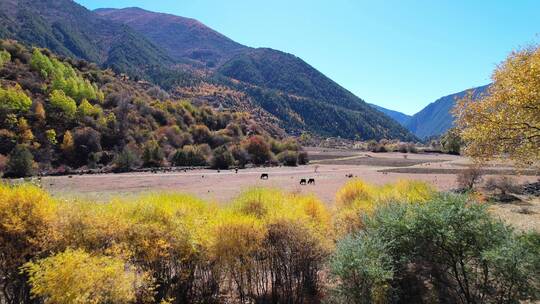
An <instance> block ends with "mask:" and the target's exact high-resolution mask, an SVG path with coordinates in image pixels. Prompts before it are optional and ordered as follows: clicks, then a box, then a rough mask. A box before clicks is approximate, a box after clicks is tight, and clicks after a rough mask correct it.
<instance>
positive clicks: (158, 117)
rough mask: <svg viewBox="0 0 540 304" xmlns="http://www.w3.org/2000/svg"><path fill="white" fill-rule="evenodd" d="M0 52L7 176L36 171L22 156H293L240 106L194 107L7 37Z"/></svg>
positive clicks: (215, 161)
mask: <svg viewBox="0 0 540 304" xmlns="http://www.w3.org/2000/svg"><path fill="white" fill-rule="evenodd" d="M0 50H1V51H0V54H1V56H0V58H2V62H1V66H0V143H1V145H0V155H2V156H1V157H0V158H1V159H2V160H3V163H2V166H1V167H0V171H4V170H5V171H6V173H7V174H8V175H11V176H25V175H29V174H30V173H31V172H32V171H35V170H34V169H38V168H35V167H34V165H33V163H32V160H35V161H36V162H37V165H38V166H39V169H41V170H46V171H50V170H51V169H55V170H59V171H60V172H61V171H65V170H66V168H67V167H72V168H79V167H85V168H105V169H108V170H118V171H128V170H130V169H133V168H136V167H139V166H147V167H159V166H163V165H169V164H170V165H176V166H201V165H202V166H206V165H212V166H213V167H216V168H228V167H230V166H244V165H246V164H247V163H255V164H257V165H261V164H270V163H277V162H278V160H280V159H282V157H281V155H280V153H282V152H285V151H287V150H289V151H290V152H291V153H292V154H291V153H288V154H287V155H289V156H290V157H298V155H299V152H300V149H301V148H300V146H299V145H298V144H297V143H296V142H295V141H294V140H286V141H284V142H280V141H278V140H274V139H272V137H270V136H269V135H268V133H267V132H266V131H265V130H263V129H262V128H261V127H260V126H259V125H258V124H257V123H256V122H255V121H254V120H252V119H251V118H250V115H249V114H248V113H243V112H235V113H231V112H228V111H216V110H213V109H212V108H210V107H208V106H200V107H197V106H194V105H192V104H191V103H190V102H189V100H175V99H172V98H170V96H169V94H167V93H166V92H164V91H163V90H161V89H159V88H158V87H154V86H151V85H149V84H148V83H144V82H133V81H129V80H127V79H126V78H125V77H122V76H118V75H115V74H114V72H112V71H110V70H101V69H99V68H97V66H96V65H94V64H90V63H88V62H86V61H82V60H73V59H69V58H60V57H56V56H55V55H53V54H51V53H50V52H48V51H47V50H42V49H37V48H36V49H33V51H30V50H28V49H26V48H24V47H23V46H21V45H20V44H18V43H16V42H14V41H1V42H0ZM8 155H9V156H10V157H9V160H7V164H6V157H5V156H8ZM276 155H277V157H276ZM303 159H305V157H304V158H303ZM289 163H290V160H289ZM296 163H297V162H296V160H295V161H294V162H293V164H296Z"/></svg>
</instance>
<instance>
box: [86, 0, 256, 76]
mask: <svg viewBox="0 0 540 304" xmlns="http://www.w3.org/2000/svg"><path fill="white" fill-rule="evenodd" d="M94 12H96V13H97V14H99V15H101V16H103V17H105V18H106V19H109V20H111V21H115V22H119V23H123V24H126V25H128V26H129V27H131V28H132V29H134V30H135V31H137V32H139V33H141V34H142V35H144V36H145V37H146V38H147V39H148V40H150V41H152V42H153V43H154V44H156V45H159V46H160V47H162V48H163V49H164V50H165V51H166V52H167V53H168V54H169V55H170V56H171V57H172V58H174V59H175V60H177V61H187V62H188V63H191V64H195V65H198V64H200V65H201V67H209V68H213V67H216V66H218V65H220V64H223V63H224V62H225V61H226V60H228V59H230V58H231V57H232V56H234V55H235V54H238V53H239V52H240V51H242V50H246V49H249V48H248V47H246V46H244V45H241V44H239V43H237V42H235V41H233V40H231V39H229V38H227V37H225V36H224V35H222V34H220V33H218V32H216V31H214V30H213V29H211V28H209V27H207V26H206V25H204V24H202V23H201V22H199V21H197V20H195V19H191V18H185V17H180V16H175V15H171V14H165V13H154V12H149V11H146V10H143V9H141V8H137V7H130V8H123V9H112V8H100V9H96V10H94Z"/></svg>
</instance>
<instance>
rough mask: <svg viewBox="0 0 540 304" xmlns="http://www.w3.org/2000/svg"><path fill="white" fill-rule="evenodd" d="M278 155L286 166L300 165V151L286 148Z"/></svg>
mask: <svg viewBox="0 0 540 304" xmlns="http://www.w3.org/2000/svg"><path fill="white" fill-rule="evenodd" d="M276 157H277V159H278V161H279V162H280V163H281V164H282V165H284V166H291V167H296V166H298V152H295V151H289V150H286V151H283V152H281V153H279V154H278V155H277V156H276Z"/></svg>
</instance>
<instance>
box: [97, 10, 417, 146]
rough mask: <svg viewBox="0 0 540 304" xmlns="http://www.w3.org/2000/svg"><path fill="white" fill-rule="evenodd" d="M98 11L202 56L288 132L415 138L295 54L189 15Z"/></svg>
mask: <svg viewBox="0 0 540 304" xmlns="http://www.w3.org/2000/svg"><path fill="white" fill-rule="evenodd" d="M96 12H97V13H98V14H100V15H101V16H102V17H104V18H108V19H109V20H111V21H116V22H123V23H125V24H126V25H128V26H130V27H132V28H133V29H135V30H136V31H138V32H139V33H140V34H142V35H144V36H145V37H146V38H147V39H149V40H150V41H152V42H154V43H155V44H156V45H160V46H162V47H164V48H165V49H166V50H168V55H170V56H171V57H173V58H176V59H178V60H184V61H185V60H189V61H191V62H192V63H193V62H197V61H198V63H200V64H201V65H199V66H204V67H205V68H207V69H209V70H211V71H212V72H211V74H212V75H213V77H212V79H213V80H214V81H217V82H219V83H224V84H226V85H227V86H231V87H234V88H235V89H236V90H238V91H241V92H245V93H247V95H248V96H249V98H250V99H251V100H252V101H253V102H254V103H255V104H256V105H258V106H260V107H261V108H263V109H264V110H265V111H268V112H269V113H271V114H273V115H274V116H276V117H277V118H278V119H280V121H281V126H282V127H283V128H285V129H286V130H288V131H289V132H292V133H295V132H298V131H299V130H305V131H310V132H313V133H315V134H320V135H324V136H341V137H348V138H354V137H355V136H360V137H362V138H365V139H371V138H373V139H381V138H387V137H389V138H399V139H403V140H414V139H415V138H414V136H413V135H412V134H410V133H409V132H408V131H407V130H406V129H405V128H404V127H402V126H400V125H399V124H398V123H396V122H395V121H393V120H392V119H388V117H386V116H384V115H381V113H379V112H378V111H374V110H373V109H372V108H371V107H369V106H368V105H367V104H366V103H365V102H364V101H363V100H362V99H360V98H358V97H356V96H355V95H354V94H352V93H350V92H349V91H347V90H345V89H344V88H342V87H341V86H339V85H338V84H337V83H335V82H334V81H332V80H331V79H329V78H328V77H326V76H325V75H323V74H322V73H320V72H319V71H317V70H316V69H314V68H313V67H311V66H310V65H309V64H307V63H306V62H304V61H303V60H301V59H300V58H298V57H296V56H294V55H291V54H286V53H284V52H280V51H277V50H272V49H268V48H258V49H254V48H250V47H246V46H243V45H241V44H238V43H236V42H234V41H232V40H230V39H229V38H227V37H225V36H223V35H221V34H219V33H217V32H216V31H214V30H212V29H210V28H208V27H206V26H204V25H203V24H202V23H200V22H198V21H196V20H193V19H189V18H184V17H179V16H174V15H170V14H162V13H154V12H150V11H146V10H143V9H140V8H127V9H98V10H96ZM154 21H155V22H154ZM182 41H184V43H182ZM193 54H198V55H201V56H193ZM194 66H195V67H197V65H196V64H195V65H194Z"/></svg>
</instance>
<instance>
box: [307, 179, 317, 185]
mask: <svg viewBox="0 0 540 304" xmlns="http://www.w3.org/2000/svg"><path fill="white" fill-rule="evenodd" d="M307 183H308V185H311V184H313V185H315V179H314V178H310V179H308V181H307Z"/></svg>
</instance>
